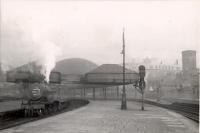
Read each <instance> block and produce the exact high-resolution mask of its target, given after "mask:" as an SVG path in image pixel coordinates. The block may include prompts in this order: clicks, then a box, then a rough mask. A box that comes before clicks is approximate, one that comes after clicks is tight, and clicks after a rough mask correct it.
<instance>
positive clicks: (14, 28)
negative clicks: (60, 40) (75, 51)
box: [1, 23, 61, 82]
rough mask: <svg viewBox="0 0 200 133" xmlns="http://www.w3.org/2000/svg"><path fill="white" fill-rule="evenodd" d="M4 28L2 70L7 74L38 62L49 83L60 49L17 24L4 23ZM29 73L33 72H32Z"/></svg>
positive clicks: (39, 35) (37, 64)
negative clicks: (9, 71)
mask: <svg viewBox="0 0 200 133" xmlns="http://www.w3.org/2000/svg"><path fill="white" fill-rule="evenodd" d="M2 27H3V28H2V29H1V33H2V34H1V37H2V40H1V41H2V44H1V52H2V53H1V63H2V70H3V71H4V72H6V71H7V70H11V69H14V68H16V67H19V66H22V65H24V64H28V63H29V62H36V66H38V67H39V68H41V70H39V71H40V73H41V74H42V75H44V76H45V80H46V81H47V82H49V76H50V73H51V70H52V69H53V68H54V67H55V65H56V59H57V57H58V56H59V55H60V54H61V49H60V47H59V46H57V45H56V44H54V43H53V42H51V41H48V39H45V37H42V36H41V34H39V33H37V36H34V35H33V34H32V33H31V32H27V31H25V30H23V28H21V27H20V26H19V25H17V24H13V23H3V26H2ZM28 69H29V68H28ZM30 69H31V68H30ZM29 71H30V72H31V70H29Z"/></svg>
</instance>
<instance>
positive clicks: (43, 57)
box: [36, 41, 60, 82]
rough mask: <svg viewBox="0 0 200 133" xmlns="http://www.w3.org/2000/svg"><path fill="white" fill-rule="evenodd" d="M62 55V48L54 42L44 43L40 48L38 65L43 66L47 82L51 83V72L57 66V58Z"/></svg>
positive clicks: (42, 72)
mask: <svg viewBox="0 0 200 133" xmlns="http://www.w3.org/2000/svg"><path fill="white" fill-rule="evenodd" d="M59 54H60V48H59V47H58V46H57V45H55V44H54V43H52V42H49V41H43V43H42V44H41V45H40V47H39V56H38V59H37V62H36V63H37V65H39V66H41V70H40V72H41V74H42V75H44V76H45V81H47V82H49V77H50V73H51V70H52V69H53V68H54V67H55V65H56V57H57V56H58V55H59Z"/></svg>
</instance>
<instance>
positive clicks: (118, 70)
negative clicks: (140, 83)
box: [84, 64, 139, 84]
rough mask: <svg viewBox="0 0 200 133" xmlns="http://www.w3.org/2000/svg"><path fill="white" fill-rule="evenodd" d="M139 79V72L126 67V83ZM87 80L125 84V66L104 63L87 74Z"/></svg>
mask: <svg viewBox="0 0 200 133" xmlns="http://www.w3.org/2000/svg"><path fill="white" fill-rule="evenodd" d="M138 79H139V75H138V73H136V72H135V71H132V70H130V69H127V68H125V83H126V84H132V83H135V82H136V81H137V80H138ZM84 80H85V82H86V83H93V84H123V67H122V66H120V65H118V64H103V65H101V66H99V67H97V68H95V69H93V70H92V71H90V72H88V73H86V74H85V79H84Z"/></svg>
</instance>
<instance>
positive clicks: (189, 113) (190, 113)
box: [139, 100, 199, 123]
mask: <svg viewBox="0 0 200 133" xmlns="http://www.w3.org/2000/svg"><path fill="white" fill-rule="evenodd" d="M139 101H140V102H141V100H139ZM144 102H145V103H147V104H151V105H155V106H159V107H162V108H166V109H170V110H173V111H175V112H177V113H179V114H181V115H183V116H185V117H187V118H189V119H191V120H193V121H195V122H198V123H199V104H190V103H178V102H174V103H172V104H160V103H157V102H153V101H149V100H145V101H144Z"/></svg>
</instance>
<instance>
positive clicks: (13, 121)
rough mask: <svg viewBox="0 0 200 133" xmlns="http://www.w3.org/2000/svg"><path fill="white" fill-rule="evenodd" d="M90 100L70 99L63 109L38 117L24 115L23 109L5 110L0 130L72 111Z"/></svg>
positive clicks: (64, 103) (63, 105)
mask: <svg viewBox="0 0 200 133" xmlns="http://www.w3.org/2000/svg"><path fill="white" fill-rule="evenodd" d="M88 103H89V101H86V100H78V99H76V100H69V101H66V102H63V103H62V110H60V111H57V112H52V113H50V114H48V115H43V116H37V117H24V114H23V113H24V112H23V110H20V109H19V110H13V111H9V112H4V113H2V114H1V117H0V130H3V129H7V128H10V127H15V126H19V125H22V124H25V123H28V122H33V121H37V120H40V119H44V118H47V117H50V116H54V115H57V114H60V113H63V112H67V111H71V110H73V109H76V108H79V107H81V106H84V105H86V104H88Z"/></svg>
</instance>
